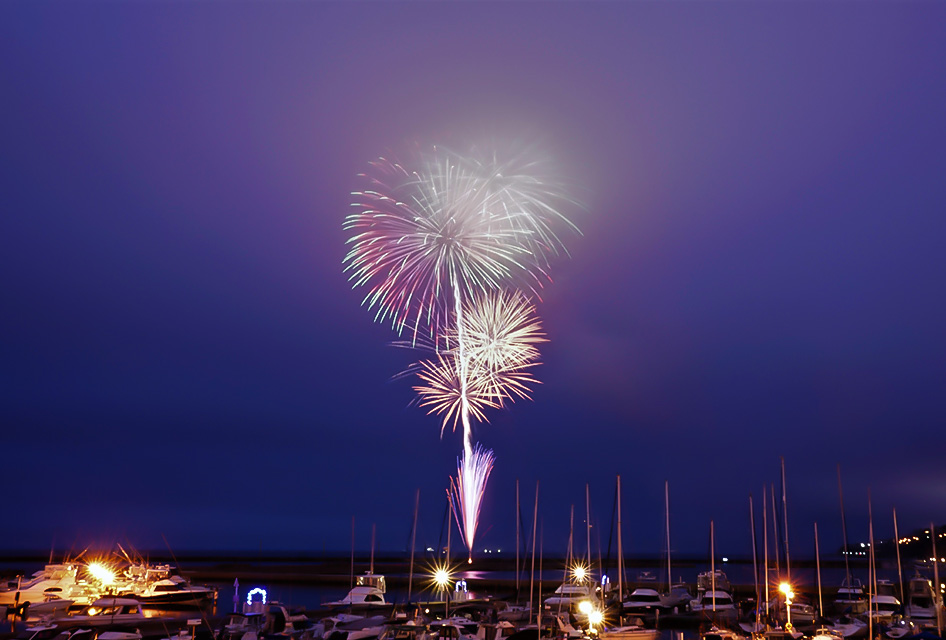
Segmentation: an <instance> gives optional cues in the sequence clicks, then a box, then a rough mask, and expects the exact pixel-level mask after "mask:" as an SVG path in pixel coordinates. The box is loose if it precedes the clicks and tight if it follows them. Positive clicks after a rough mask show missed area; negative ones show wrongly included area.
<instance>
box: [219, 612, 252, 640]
mask: <svg viewBox="0 0 946 640" xmlns="http://www.w3.org/2000/svg"><path fill="white" fill-rule="evenodd" d="M262 628H263V615H262V614H261V613H231V614H230V616H229V618H227V622H226V623H225V624H224V626H223V628H222V629H221V630H220V633H219V634H218V640H258V638H259V637H260V634H261V630H262Z"/></svg>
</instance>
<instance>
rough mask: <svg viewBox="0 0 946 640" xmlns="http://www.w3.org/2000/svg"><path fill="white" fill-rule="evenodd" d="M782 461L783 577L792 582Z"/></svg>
mask: <svg viewBox="0 0 946 640" xmlns="http://www.w3.org/2000/svg"><path fill="white" fill-rule="evenodd" d="M780 460H781V461H782V527H783V528H784V529H785V578H786V580H787V581H788V583H789V584H791V582H792V567H791V564H790V563H789V561H788V500H786V499H785V458H784V457H781V458H780Z"/></svg>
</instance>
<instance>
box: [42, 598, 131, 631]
mask: <svg viewBox="0 0 946 640" xmlns="http://www.w3.org/2000/svg"><path fill="white" fill-rule="evenodd" d="M144 620H145V614H144V612H143V611H142V609H141V603H140V602H138V601H137V600H133V599H132V598H99V599H98V600H96V601H95V602H93V603H92V604H91V605H89V606H87V607H82V608H81V609H80V610H79V611H78V612H76V613H72V614H70V615H68V616H66V617H64V618H60V619H59V622H62V623H63V624H67V623H68V624H69V625H73V624H76V625H82V626H91V627H99V626H105V625H115V624H139V623H141V622H144Z"/></svg>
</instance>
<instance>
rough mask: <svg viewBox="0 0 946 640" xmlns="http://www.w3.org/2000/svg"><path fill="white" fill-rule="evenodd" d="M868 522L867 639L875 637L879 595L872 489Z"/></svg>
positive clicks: (868, 494)
mask: <svg viewBox="0 0 946 640" xmlns="http://www.w3.org/2000/svg"><path fill="white" fill-rule="evenodd" d="M867 520H868V540H869V542H868V544H869V545H870V555H869V558H868V565H867V566H868V572H867V574H868V575H867V590H868V591H869V594H868V596H867V603H868V604H867V622H868V625H867V637H868V638H873V637H874V605H875V604H876V602H877V601H876V600H875V599H874V596H876V595H877V565H875V564H874V513H873V511H872V510H871V500H870V487H868V488H867Z"/></svg>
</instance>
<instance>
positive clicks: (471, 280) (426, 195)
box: [343, 147, 577, 553]
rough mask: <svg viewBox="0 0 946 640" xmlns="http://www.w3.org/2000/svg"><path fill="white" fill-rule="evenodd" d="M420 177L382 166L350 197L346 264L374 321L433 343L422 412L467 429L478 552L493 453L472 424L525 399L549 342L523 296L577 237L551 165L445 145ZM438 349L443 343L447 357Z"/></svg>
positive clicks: (414, 171)
mask: <svg viewBox="0 0 946 640" xmlns="http://www.w3.org/2000/svg"><path fill="white" fill-rule="evenodd" d="M412 167H413V168H407V167H405V166H404V165H402V164H400V163H398V162H396V161H391V160H387V159H384V158H381V159H379V160H378V161H377V162H374V163H372V165H371V170H370V171H369V172H367V173H365V174H363V175H362V178H363V180H364V181H365V187H364V188H363V189H362V190H360V191H355V192H353V193H352V195H353V198H354V202H353V203H352V207H353V208H354V212H353V213H351V214H350V215H348V216H347V217H346V219H345V223H344V228H345V230H347V231H350V232H352V233H353V235H352V236H351V238H350V239H349V241H348V244H349V246H350V248H349V252H348V254H347V255H346V256H345V259H344V261H343V263H344V268H345V271H346V272H347V273H348V274H349V279H350V280H351V282H352V283H353V285H354V286H356V287H359V286H364V287H367V289H368V292H367V294H366V296H365V298H364V300H363V301H362V303H363V304H364V305H366V306H367V307H368V309H370V310H373V311H374V314H375V320H376V321H379V322H391V324H392V327H393V328H394V330H395V331H396V332H397V333H398V335H401V334H402V332H403V331H404V329H405V327H410V329H411V333H412V336H411V341H410V342H411V345H412V346H416V345H417V344H418V343H423V342H425V341H430V342H432V343H433V344H434V345H435V347H436V348H435V351H436V353H437V355H436V357H435V358H434V359H432V360H426V361H422V362H420V363H418V365H417V371H418V375H419V377H420V380H421V383H420V384H419V385H418V386H416V387H415V390H416V391H417V392H418V394H419V395H420V404H421V406H423V407H426V408H428V410H429V411H430V412H431V413H437V414H440V415H442V416H443V426H442V428H441V434H442V433H443V430H444V429H445V427H446V425H447V424H449V423H450V422H451V421H452V422H453V426H454V428H456V425H457V423H458V422H460V423H462V424H463V454H462V456H461V458H460V459H459V460H458V469H457V478H456V482H454V481H453V479H451V487H452V490H451V491H452V496H453V500H454V502H455V504H456V505H457V507H458V508H457V514H458V515H457V518H458V524H459V522H460V518H462V521H463V524H462V525H461V526H460V529H461V531H462V532H463V535H464V540H465V541H466V543H467V546H468V547H469V548H470V550H471V553H472V546H473V540H474V537H475V534H476V529H477V524H478V517H479V512H480V504H481V501H482V498H483V492H484V490H485V487H486V482H487V479H488V478H489V474H490V471H491V470H492V466H493V454H492V451H490V450H487V449H484V448H482V447H481V446H479V445H476V446H475V447H474V446H473V439H472V426H471V421H470V419H471V416H472V418H473V419H475V420H477V421H479V422H484V421H486V416H485V413H484V411H485V410H486V409H488V408H498V407H502V406H503V404H504V403H505V402H506V401H510V400H512V399H513V398H516V397H518V398H528V397H529V393H530V386H529V385H531V384H533V383H535V382H536V381H535V379H534V378H533V377H532V376H531V373H530V368H531V367H533V366H534V365H535V364H536V363H537V359H538V349H537V347H536V344H538V343H540V342H543V341H544V337H543V336H542V334H541V332H540V327H539V323H538V321H537V320H536V319H535V316H534V309H533V307H532V305H531V303H530V302H529V300H528V298H526V297H525V296H524V295H522V294H521V293H518V292H516V293H503V291H504V290H506V288H508V287H512V286H516V287H522V288H523V289H526V290H528V291H531V292H532V293H533V294H535V295H538V293H539V290H540V289H541V288H542V286H543V284H544V282H545V281H546V280H548V273H547V271H548V266H549V262H550V260H551V259H552V258H553V257H555V256H557V255H559V254H560V253H563V252H564V246H563V245H562V243H561V241H560V240H559V238H558V236H557V235H556V233H555V228H556V227H559V226H566V227H570V228H571V229H573V230H575V231H577V229H576V228H575V227H574V226H573V225H571V223H570V222H568V221H567V220H566V219H565V217H564V216H563V215H562V214H561V213H560V211H559V207H560V206H561V205H562V204H565V203H572V201H570V200H569V199H568V198H567V197H566V195H565V193H564V191H563V190H562V189H561V188H560V187H559V186H558V185H557V183H555V182H554V181H551V180H548V179H547V178H546V177H544V169H543V164H542V163H541V162H536V161H532V160H529V159H528V158H527V156H526V155H525V154H513V155H512V156H511V159H510V160H500V159H499V156H498V155H497V154H495V153H493V154H488V155H483V154H480V153H475V152H474V153H471V154H469V155H466V156H464V155H459V154H456V153H452V152H450V151H446V150H443V149H440V148H436V147H434V148H432V149H431V150H430V151H428V152H427V153H423V154H420V155H419V156H418V157H417V158H416V159H415V161H414V162H413V163H412ZM441 345H444V347H443V349H441V348H440V347H441Z"/></svg>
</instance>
